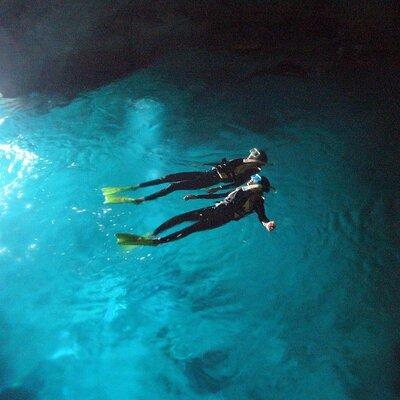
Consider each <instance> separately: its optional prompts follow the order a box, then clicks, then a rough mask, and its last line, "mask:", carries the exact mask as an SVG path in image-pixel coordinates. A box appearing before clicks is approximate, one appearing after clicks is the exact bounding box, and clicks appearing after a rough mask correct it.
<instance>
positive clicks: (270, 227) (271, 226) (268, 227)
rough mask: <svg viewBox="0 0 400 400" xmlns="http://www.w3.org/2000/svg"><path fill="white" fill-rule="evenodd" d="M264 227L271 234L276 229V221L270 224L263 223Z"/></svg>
mask: <svg viewBox="0 0 400 400" xmlns="http://www.w3.org/2000/svg"><path fill="white" fill-rule="evenodd" d="M263 225H264V226H265V228H266V229H267V230H268V231H269V232H271V231H273V230H274V229H275V228H276V223H275V221H269V222H263Z"/></svg>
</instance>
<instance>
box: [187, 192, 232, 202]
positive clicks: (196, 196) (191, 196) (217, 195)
mask: <svg viewBox="0 0 400 400" xmlns="http://www.w3.org/2000/svg"><path fill="white" fill-rule="evenodd" d="M229 193H230V192H227V193H215V194H213V193H209V194H187V195H186V196H184V197H183V199H184V200H194V199H223V198H225V197H226V196H228V194H229Z"/></svg>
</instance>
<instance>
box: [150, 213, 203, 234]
mask: <svg viewBox="0 0 400 400" xmlns="http://www.w3.org/2000/svg"><path fill="white" fill-rule="evenodd" d="M208 208H210V207H208ZM205 211H206V208H200V209H198V210H193V211H189V212H187V213H184V214H180V215H177V216H175V217H172V218H170V219H169V220H168V221H165V222H164V223H163V224H161V225H160V226H159V227H158V228H157V229H155V230H154V232H153V235H158V234H159V233H161V232H163V231H166V230H167V229H169V228H172V227H173V226H175V225H179V224H181V223H182V222H186V221H197V220H199V219H200V218H201V217H202V215H203V213H204V212H205Z"/></svg>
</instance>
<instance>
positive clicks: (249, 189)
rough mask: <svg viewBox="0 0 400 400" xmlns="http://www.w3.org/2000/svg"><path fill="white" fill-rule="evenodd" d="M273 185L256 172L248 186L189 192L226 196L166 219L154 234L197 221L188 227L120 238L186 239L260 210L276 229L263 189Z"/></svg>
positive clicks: (145, 241)
mask: <svg viewBox="0 0 400 400" xmlns="http://www.w3.org/2000/svg"><path fill="white" fill-rule="evenodd" d="M270 187H271V186H270V183H269V181H268V179H267V178H265V177H261V176H260V175H258V174H255V175H253V176H252V177H251V179H250V180H249V181H248V182H247V184H246V185H245V186H242V187H238V188H236V189H235V190H234V191H233V192H231V193H225V194H222V193H221V194H204V195H187V196H185V197H184V198H185V200H191V199H216V198H221V197H225V198H224V199H223V200H222V201H220V202H218V203H216V204H215V205H214V206H211V207H205V208H200V209H198V210H194V211H189V212H187V213H184V214H180V215H177V216H175V217H173V218H171V219H169V220H168V221H166V222H164V223H163V224H162V225H160V226H159V227H158V228H157V229H156V230H155V231H154V232H153V235H158V234H159V233H161V232H163V231H165V230H167V229H169V228H172V227H173V226H175V225H178V224H181V223H183V222H187V221H195V223H194V224H192V225H190V226H188V227H187V228H184V229H181V230H179V231H177V232H174V233H171V234H170V235H168V236H164V237H161V238H155V237H145V236H137V235H132V234H129V233H117V234H116V236H117V242H118V244H121V245H144V246H157V245H159V244H162V243H168V242H172V241H174V240H178V239H182V238H184V237H185V236H188V235H190V234H192V233H194V232H200V231H204V230H207V229H214V228H218V227H220V226H222V225H225V224H227V223H228V222H230V221H238V220H240V219H241V218H243V217H245V216H246V215H248V214H250V213H252V212H253V211H255V212H256V213H257V215H258V219H259V220H260V222H261V223H262V225H263V226H264V227H265V228H266V229H267V230H268V231H272V230H274V229H275V227H276V224H275V222H274V221H270V220H269V219H268V218H267V216H266V215H265V209H264V197H263V196H262V193H263V192H266V193H268V192H269V190H270Z"/></svg>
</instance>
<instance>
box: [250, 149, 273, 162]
mask: <svg viewBox="0 0 400 400" xmlns="http://www.w3.org/2000/svg"><path fill="white" fill-rule="evenodd" d="M248 158H250V159H253V160H257V161H259V162H261V163H263V164H267V162H268V157H267V153H266V152H265V151H264V150H258V149H256V148H255V147H254V148H252V149H251V150H250V154H249V156H248Z"/></svg>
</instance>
